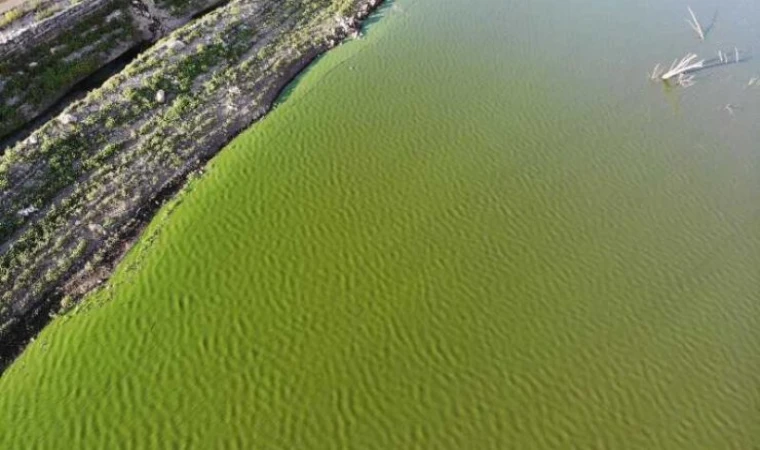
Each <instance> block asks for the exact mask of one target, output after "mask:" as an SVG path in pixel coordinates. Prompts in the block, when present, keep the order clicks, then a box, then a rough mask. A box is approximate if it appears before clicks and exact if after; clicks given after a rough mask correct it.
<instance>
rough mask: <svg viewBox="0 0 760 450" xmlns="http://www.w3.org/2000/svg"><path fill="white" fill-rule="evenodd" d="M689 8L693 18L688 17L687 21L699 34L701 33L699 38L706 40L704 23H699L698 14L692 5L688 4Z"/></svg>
mask: <svg viewBox="0 0 760 450" xmlns="http://www.w3.org/2000/svg"><path fill="white" fill-rule="evenodd" d="M687 8H688V10H689V14H690V15H691V20H689V19H686V22H687V23H688V24H689V25H691V28H692V29H693V30H694V31H696V33H697V35H699V40H700V41H704V40H705V31H704V30H703V29H702V25H700V24H699V20H697V16H696V14H694V11H692V9H691V6H687Z"/></svg>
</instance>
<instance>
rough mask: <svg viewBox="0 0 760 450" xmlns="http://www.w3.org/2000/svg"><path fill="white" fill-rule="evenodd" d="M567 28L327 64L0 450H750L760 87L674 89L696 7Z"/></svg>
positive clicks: (111, 306)
mask: <svg viewBox="0 0 760 450" xmlns="http://www.w3.org/2000/svg"><path fill="white" fill-rule="evenodd" d="M554 3H556V2H548V1H543V2H542V1H535V2H533V1H531V2H513V1H506V0H498V1H497V0H478V1H456V0H442V1H433V0H417V1H412V0H400V1H398V2H394V3H393V6H392V7H388V8H385V9H384V10H383V13H382V15H383V16H384V18H383V20H381V21H379V22H377V23H375V24H373V25H372V26H371V27H370V29H369V33H368V35H367V36H366V37H365V38H364V39H363V40H361V41H358V42H352V43H349V44H347V45H345V46H343V47H341V48H339V49H338V50H336V51H334V52H332V53H330V54H329V55H328V56H327V57H325V58H323V59H322V60H320V61H319V62H318V63H317V64H316V65H315V66H314V67H312V69H310V70H309V72H308V73H307V74H305V75H304V76H303V77H302V78H301V79H300V80H299V82H298V83H297V85H296V87H295V88H294V89H293V90H292V91H290V92H289V93H288V95H287V96H286V97H287V98H286V99H285V100H284V101H283V102H282V104H281V105H280V107H278V109H277V110H276V111H275V112H273V113H272V114H271V115H270V116H268V117H267V118H266V119H265V120H264V121H262V122H261V123H259V124H257V125H256V126H254V127H253V128H252V129H251V130H250V131H248V132H246V133H244V134H243V135H242V136H240V137H239V138H238V139H236V140H235V141H234V142H233V143H232V144H230V146H229V147H228V148H227V149H225V150H224V151H223V152H222V153H221V154H220V155H219V156H218V157H217V158H216V159H215V160H214V161H213V162H212V164H211V168H210V170H209V171H208V172H207V173H206V174H205V175H204V176H203V178H202V179H200V180H197V181H195V182H193V183H191V185H190V187H189V189H188V192H186V193H184V194H183V195H182V196H181V197H180V199H179V201H176V202H174V203H173V204H171V205H169V206H168V207H167V208H165V209H164V210H163V211H162V213H161V214H159V216H158V217H157V219H156V220H155V221H154V223H153V224H152V225H151V226H150V228H149V230H148V231H147V232H146V235H145V236H144V238H143V239H142V240H141V242H140V243H139V244H138V245H137V247H136V248H135V249H134V250H133V251H132V252H131V253H130V254H129V256H128V257H127V259H126V260H125V261H124V263H123V264H122V265H121V267H120V269H119V270H118V271H117V274H116V275H115V276H114V279H113V280H112V282H111V283H110V286H109V287H107V288H105V289H104V290H102V291H101V292H99V293H98V294H97V295H94V296H93V297H91V298H90V299H89V300H88V301H87V302H86V303H85V304H84V305H82V306H80V307H79V308H78V310H77V312H76V313H71V314H69V315H67V316H65V317H62V318H59V319H57V320H55V321H54V323H53V324H52V325H50V326H49V327H48V328H47V329H46V330H45V331H44V332H43V333H42V334H41V335H40V336H39V338H38V339H37V340H36V342H35V343H34V344H33V345H31V346H30V348H29V349H28V350H27V351H26V352H25V353H24V354H23V355H22V356H21V358H20V359H19V360H18V361H17V362H16V363H15V364H14V365H13V366H12V367H11V368H10V369H9V370H8V371H7V372H6V373H5V374H4V375H3V376H2V378H0V447H1V448H14V449H16V448H157V449H158V448H245V449H249V448H261V449H278V448H280V449H317V448H325V449H336V448H351V449H401V448H403V449H415V448H418V449H443V448H452V449H464V448H473V449H485V448H495V449H496V448H498V449H502V448H520V449H525V448H573V447H575V448H645V449H652V448H683V449H697V448H705V449H719V448H720V449H722V448H742V449H744V448H753V446H754V445H756V444H757V442H760V417H759V414H758V409H757V405H758V404H760V393H759V392H760V391H758V386H760V376H759V375H758V374H759V373H760V358H759V357H758V355H759V353H758V352H760V303H758V299H759V297H760V294H759V292H758V289H759V288H758V286H760V283H759V282H760V274H758V270H757V268H758V267H760V234H759V233H758V230H759V229H760V228H758V226H759V225H760V220H759V219H758V214H757V212H758V207H757V200H758V196H757V194H758V192H760V178H759V177H758V175H757V173H758V169H759V168H760V167H758V152H757V149H756V146H753V145H752V144H751V143H752V142H754V141H755V140H756V138H757V131H756V129H755V127H753V126H752V124H753V123H754V122H755V121H756V119H757V117H758V115H757V113H758V110H757V107H756V106H754V105H755V103H753V102H751V101H748V102H746V103H745V104H744V106H743V109H741V110H738V109H737V111H740V112H741V114H737V115H736V116H734V117H730V116H729V115H728V114H726V112H725V111H724V110H723V109H722V106H723V104H724V103H725V102H727V101H728V100H726V98H727V97H731V98H734V99H746V98H751V97H749V96H751V95H755V94H754V91H751V90H745V89H744V87H745V83H744V78H742V77H744V76H745V75H748V74H750V73H751V72H752V71H753V70H755V69H757V66H756V65H753V64H755V63H751V64H747V65H743V66H741V67H739V66H736V67H735V68H733V69H732V71H723V72H718V73H715V74H714V75H709V76H708V75H705V76H704V77H703V78H701V79H700V84H699V85H698V86H695V87H694V88H691V90H688V91H669V92H663V90H662V89H661V87H660V86H658V85H651V84H649V83H648V82H647V80H646V77H645V72H646V70H647V69H649V68H651V66H652V65H653V64H650V63H652V62H656V61H657V60H658V58H659V59H660V60H663V59H665V58H670V56H666V55H673V54H677V53H679V52H681V50H682V48H685V47H687V46H689V45H692V43H693V39H694V38H693V36H692V35H690V34H689V31H688V29H686V30H685V32H683V33H681V32H677V31H675V30H676V28H674V26H671V23H670V22H673V23H676V22H677V23H679V24H682V17H681V15H682V11H681V9H682V8H680V6H679V7H676V6H672V7H671V6H668V5H662V3H663V2H651V3H650V2H644V1H642V2H640V3H633V4H632V6H627V7H626V8H625V9H621V8H617V7H615V8H613V7H612V6H610V5H609V4H608V3H615V2H606V1H604V2H602V1H601V0H600V1H570V2H567V3H566V4H564V5H563V6H562V7H558V6H557V5H554ZM708 6H709V5H707V6H705V5H698V4H696V2H695V5H693V7H694V8H697V9H699V7H702V8H703V9H704V10H709V7H708ZM736 6H737V8H750V9H751V6H747V4H745V3H743V2H740V1H737V2H736ZM700 12H701V10H700ZM731 14H738V15H741V14H740V13H738V12H733V13H731ZM728 15H729V17H731V16H730V14H728ZM671 16H673V17H671ZM648 20H649V21H650V22H651V23H653V25H652V26H651V28H647V25H642V24H646V23H649V22H647V21H648ZM726 20H731V19H726ZM755 25H756V24H752V23H750V24H746V26H745V27H744V28H743V27H742V26H741V24H740V25H738V26H736V27H734V28H731V29H730V30H731V33H733V34H731V33H729V31H728V29H729V27H724V28H723V33H724V34H722V35H721V34H719V31H720V29H719V28H717V27H716V29H715V32H714V33H715V34H714V35H713V36H711V37H710V38H711V39H712V40H711V41H709V42H706V43H705V44H700V45H704V46H710V45H712V46H718V45H719V44H720V41H719V40H720V39H724V40H725V42H726V45H728V42H729V41H732V40H733V41H735V42H742V39H743V35H742V33H745V32H747V27H749V29H750V31H751V30H753V29H756V28H753V27H754V26H755ZM642 26H643V27H644V29H641V28H642ZM634 31H637V32H634ZM721 36H722V37H721ZM733 41H732V42H733ZM662 42H667V44H661V45H659V46H656V44H657V43H662ZM700 85H701V87H700ZM731 101H737V102H738V101H739V100H731Z"/></svg>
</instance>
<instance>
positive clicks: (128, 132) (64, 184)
mask: <svg viewBox="0 0 760 450" xmlns="http://www.w3.org/2000/svg"><path fill="white" fill-rule="evenodd" d="M285 3H287V4H285ZM285 3H283V2H279V1H276V0H268V1H266V0H262V1H250V0H233V1H232V2H229V3H228V4H226V5H224V6H223V7H221V8H219V9H218V10H216V11H214V12H212V13H210V14H209V15H207V16H205V17H203V18H202V19H200V20H198V21H194V22H191V23H190V24H188V25H187V26H185V27H182V28H180V29H178V30H176V31H175V32H174V33H172V34H171V35H169V36H168V37H166V38H165V39H162V40H161V41H159V42H158V43H157V44H156V45H155V46H153V47H152V48H151V49H150V50H148V51H147V52H145V53H144V54H142V55H141V56H140V57H138V58H137V60H135V61H134V62H133V63H132V64H130V65H129V66H127V67H126V68H125V70H124V71H122V72H121V73H120V74H118V75H116V76H114V77H113V78H112V79H111V80H109V81H108V82H107V83H106V84H105V85H104V86H103V87H102V88H101V89H98V90H96V91H93V92H92V93H90V94H89V95H88V96H87V97H86V98H85V99H83V100H81V101H79V102H76V103H75V104H73V105H71V106H70V107H69V108H67V109H66V110H65V111H64V112H63V113H62V114H61V115H59V116H58V117H57V118H56V119H54V120H52V121H51V122H49V123H47V124H46V125H45V126H43V127H42V128H41V129H39V130H37V131H36V132H35V133H33V134H32V135H31V136H30V137H29V138H27V139H26V140H24V141H22V142H20V143H18V144H17V145H16V146H15V147H14V148H13V149H11V150H9V151H8V152H7V154H6V155H4V156H3V157H1V158H0V188H1V189H0V242H2V244H0V308H1V309H0V348H1V349H2V351H0V370H2V367H4V366H6V365H7V364H8V363H9V362H10V361H11V360H12V359H13V358H14V357H15V356H16V355H17V354H18V352H19V351H20V350H21V349H23V347H24V346H25V345H26V343H27V342H28V340H29V339H30V338H32V337H33V336H34V335H35V334H36V333H37V332H38V331H39V330H40V329H41V328H42V327H43V326H44V324H45V323H46V322H47V321H48V320H49V316H50V314H52V313H54V312H56V311H58V310H59V309H61V308H66V307H70V305H71V304H73V303H75V302H76V301H77V300H78V299H80V298H81V297H82V296H84V295H85V294H86V293H88V292H90V291H91V290H92V289H94V288H96V287H97V286H99V285H100V284H102V283H103V282H104V280H105V279H106V278H107V277H108V276H109V275H110V273H111V270H112V269H113V267H114V266H115V264H116V263H117V262H118V261H119V260H120V259H121V257H122V256H123V255H124V253H125V252H126V250H127V249H128V248H129V246H130V245H131V242H133V241H134V239H136V238H137V237H138V236H139V234H140V232H141V230H142V229H143V228H144V226H145V224H146V223H147V222H148V221H149V220H150V219H151V218H152V217H153V215H154V214H155V212H156V211H157V210H158V208H160V206H161V205H162V203H163V202H164V201H165V200H166V199H169V198H171V197H173V195H174V194H175V193H176V192H177V190H179V189H180V188H181V187H182V186H183V185H184V183H185V180H186V178H187V177H188V175H189V174H191V173H193V172H194V171H196V170H198V169H199V168H202V167H203V165H204V164H205V163H206V162H207V161H208V160H209V159H210V158H211V157H213V155H214V154H216V153H217V152H218V150H219V149H221V148H222V147H223V146H224V145H225V144H226V143H228V142H229V141H230V140H231V139H232V138H233V137H235V136H236V135H237V134H238V133H239V132H241V131H242V130H244V129H246V128H247V127H248V126H250V124H251V123H253V122H255V121H256V120H258V119H260V118H261V117H262V116H263V115H265V114H266V113H267V112H268V110H269V108H270V107H271V106H272V104H273V102H274V101H275V100H276V98H277V97H278V95H279V94H280V93H281V91H282V89H284V88H285V87H286V86H287V84H288V83H289V82H290V81H291V80H292V79H293V78H294V77H295V76H296V75H297V74H298V73H300V72H301V71H302V70H303V69H304V68H305V67H306V66H307V65H308V64H309V63H310V62H312V61H313V60H314V58H316V57H317V56H319V55H320V54H322V53H323V52H325V51H327V50H328V49H329V48H331V47H332V46H335V45H337V44H339V42H340V41H341V40H343V39H345V38H347V37H349V36H351V35H358V33H359V28H360V25H361V21H362V20H363V19H365V18H366V17H367V16H368V15H369V13H370V12H371V11H372V10H373V9H374V8H376V7H377V6H379V4H380V3H381V0H322V1H316V2H314V1H307V0H301V1H290V2H285Z"/></svg>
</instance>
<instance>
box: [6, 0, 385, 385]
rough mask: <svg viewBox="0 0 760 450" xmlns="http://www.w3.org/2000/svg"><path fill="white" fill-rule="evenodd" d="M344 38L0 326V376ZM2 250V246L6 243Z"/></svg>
mask: <svg viewBox="0 0 760 450" xmlns="http://www.w3.org/2000/svg"><path fill="white" fill-rule="evenodd" d="M383 3H384V1H383V0H360V1H357V2H355V9H354V13H353V14H352V15H351V16H350V17H349V20H351V21H352V22H354V23H355V24H356V28H357V30H358V29H361V26H362V25H363V22H364V21H365V20H366V19H368V18H369V16H370V14H371V13H372V12H375V11H376V10H377V9H378V8H379V7H380V6H381V5H382V4H383ZM349 37H350V36H349V33H340V32H338V33H335V34H330V35H329V36H327V39H326V40H325V41H324V42H320V43H318V44H316V45H313V46H312V48H311V49H310V51H307V52H305V53H303V54H302V55H300V57H299V58H297V59H295V60H294V61H292V63H291V64H289V65H288V66H287V67H286V69H285V70H283V71H282V72H276V73H275V74H274V76H272V77H271V79H270V80H268V83H267V86H268V87H269V89H268V90H266V91H265V92H264V94H263V95H262V96H261V97H260V98H258V99H256V100H254V101H253V103H258V105H259V107H258V108H256V109H254V110H252V114H249V115H247V116H246V115H245V114H240V115H236V117H235V120H234V121H233V125H232V126H231V127H224V126H222V127H221V129H216V130H215V131H216V133H214V132H212V133H211V136H210V139H209V140H208V141H206V142H204V143H203V151H200V152H198V154H197V155H194V156H195V157H194V158H191V160H190V161H189V162H188V164H186V165H185V166H184V167H183V170H181V171H180V172H178V173H177V174H175V175H174V176H172V177H171V178H169V179H168V180H167V181H166V182H165V183H164V184H163V185H162V186H161V188H160V189H158V190H156V191H155V193H153V194H151V195H149V196H148V197H147V198H146V199H145V200H144V201H142V202H141V205H140V207H139V208H137V209H136V210H135V211H134V213H133V214H131V215H130V217H129V220H128V221H126V222H125V223H124V224H123V226H121V227H120V228H119V229H118V231H117V232H116V233H115V234H114V235H112V236H109V242H112V244H111V245H108V246H103V247H105V251H102V252H101V253H99V254H98V255H96V256H99V259H98V262H97V264H96V265H95V268H94V270H90V271H89V272H90V273H88V274H83V271H85V267H86V266H87V265H88V263H89V262H90V261H91V260H92V259H93V258H92V257H93V255H94V252H92V251H91V252H89V254H88V255H85V256H83V257H81V258H79V259H78V260H77V261H75V263H74V264H73V265H72V267H71V268H70V269H69V270H68V271H67V273H66V274H65V276H63V277H61V279H59V280H57V282H55V283H53V284H52V285H51V286H49V287H48V288H47V289H46V290H45V292H44V293H43V294H42V295H41V297H42V300H41V301H39V302H38V303H37V304H36V305H35V306H34V307H32V308H29V309H28V310H27V311H25V312H24V313H23V314H19V315H17V316H13V317H12V318H11V320H10V321H6V322H5V323H0V325H1V326H0V376H2V374H3V373H4V372H5V369H7V368H8V367H9V366H10V365H11V364H12V363H13V362H14V361H15V360H16V358H18V356H19V355H20V354H21V353H22V352H23V350H24V349H25V348H26V346H27V345H28V344H29V343H30V342H32V341H33V339H34V338H35V337H36V336H37V335H38V334H39V332H41V331H42V330H43V329H44V328H45V326H46V325H47V324H48V323H49V322H50V321H51V320H53V318H54V317H56V315H57V312H59V311H62V310H63V311H65V310H66V309H68V308H70V306H68V307H66V308H64V307H62V306H61V302H62V301H64V300H65V299H68V302H71V301H73V302H74V304H76V303H78V302H79V301H81V300H82V299H83V298H84V297H86V296H87V295H88V294H90V293H92V292H93V291H95V290H96V289H97V288H98V287H99V286H100V285H101V284H102V283H104V282H105V281H107V280H108V279H109V278H110V277H111V276H112V275H113V271H114V270H115V269H116V267H117V266H118V264H119V263H120V262H121V260H122V259H123V258H124V257H125V256H126V254H127V253H128V252H129V250H130V249H131V248H132V247H133V245H134V244H135V243H136V242H137V241H138V240H139V239H140V238H141V237H142V236H143V233H144V231H145V230H146V227H147V226H148V224H150V222H151V221H152V220H153V219H154V218H155V216H156V213H157V212H158V211H160V210H161V208H163V207H164V206H165V205H166V203H167V202H169V201H171V200H173V199H175V198H177V196H178V195H181V194H182V191H183V189H184V188H185V186H187V183H188V181H189V180H190V178H191V177H192V175H193V174H194V173H196V172H197V171H199V170H201V171H202V170H203V168H204V167H205V166H206V164H207V163H208V162H209V161H210V160H211V159H212V158H213V157H214V156H216V155H217V154H218V153H219V152H220V151H221V150H222V149H223V148H224V147H226V146H227V145H228V144H229V143H230V142H231V141H232V140H233V139H235V138H236V137H237V136H238V135H239V134H240V133H242V132H243V131H245V130H246V129H248V128H250V127H251V126H253V125H254V124H255V123H256V122H258V121H259V120H261V119H262V118H264V117H265V116H266V115H267V114H268V113H269V112H270V111H271V109H272V107H273V106H275V104H276V102H277V100H278V99H279V98H280V97H281V96H282V94H283V93H284V92H285V91H286V90H287V89H288V87H289V86H290V85H291V83H293V82H294V81H296V80H297V78H298V77H299V75H301V74H302V72H303V71H304V70H306V69H307V68H308V67H309V66H310V65H311V64H312V63H313V62H314V61H315V60H316V59H317V58H319V57H320V56H322V55H323V54H325V53H326V52H328V51H329V50H330V49H332V48H333V47H334V46H336V45H339V44H340V43H341V42H343V41H345V40H346V39H348V38H349ZM217 125H218V124H217ZM56 200H60V199H56ZM17 236H18V235H17ZM17 236H16V237H17ZM114 236H115V239H114ZM5 245H7V241H6V243H5ZM101 250H102V249H101ZM0 292H1V291H0ZM0 306H1V305H0Z"/></svg>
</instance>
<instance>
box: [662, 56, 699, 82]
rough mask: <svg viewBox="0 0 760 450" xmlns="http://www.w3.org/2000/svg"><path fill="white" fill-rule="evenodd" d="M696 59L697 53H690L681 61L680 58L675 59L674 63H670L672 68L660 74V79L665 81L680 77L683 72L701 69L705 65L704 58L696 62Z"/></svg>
mask: <svg viewBox="0 0 760 450" xmlns="http://www.w3.org/2000/svg"><path fill="white" fill-rule="evenodd" d="M696 59H697V55H696V54H694V53H689V54H688V55H686V56H684V57H683V58H681V60H680V61H679V60H678V59H676V60H674V61H673V64H671V65H670V69H668V71H667V72H665V73H663V74H662V75H661V76H660V79H662V80H664V81H668V80H670V79H672V78H676V77H678V76H679V75H681V74H685V73H688V72H691V71H693V70H697V69H701V68H703V67H705V60H704V59H701V60H699V61H696V62H695V60H696Z"/></svg>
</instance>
